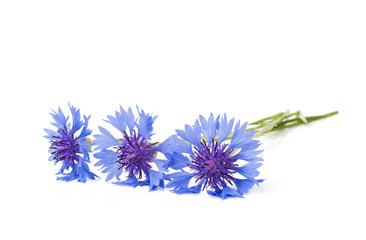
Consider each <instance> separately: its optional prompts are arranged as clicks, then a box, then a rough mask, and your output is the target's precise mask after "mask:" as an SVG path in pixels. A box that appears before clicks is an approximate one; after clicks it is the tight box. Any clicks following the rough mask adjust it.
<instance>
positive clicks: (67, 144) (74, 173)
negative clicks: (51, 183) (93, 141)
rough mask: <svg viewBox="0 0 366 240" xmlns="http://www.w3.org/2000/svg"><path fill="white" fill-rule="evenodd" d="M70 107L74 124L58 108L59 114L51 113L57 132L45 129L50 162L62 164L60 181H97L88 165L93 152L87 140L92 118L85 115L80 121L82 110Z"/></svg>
mask: <svg viewBox="0 0 366 240" xmlns="http://www.w3.org/2000/svg"><path fill="white" fill-rule="evenodd" d="M69 107H70V111H71V116H72V123H70V122H69V117H65V115H64V113H63V112H62V110H61V108H58V112H55V111H53V113H51V116H52V117H53V119H54V122H51V124H52V125H53V126H55V127H56V128H57V130H56V131H54V130H51V129H44V130H45V131H46V133H47V135H46V136H45V138H47V139H48V140H49V142H50V144H51V146H50V150H49V152H50V153H51V156H50V158H49V161H54V162H55V164H57V163H59V162H60V163H61V164H62V165H61V168H60V171H59V172H58V173H57V174H62V176H59V177H57V179H58V180H63V181H72V180H75V179H78V181H79V182H85V181H86V180H87V179H88V178H89V179H95V177H97V175H95V174H94V173H92V172H91V171H90V169H89V166H88V164H87V163H89V162H90V157H89V152H91V150H90V148H89V146H90V143H88V142H87V140H86V139H85V138H86V137H87V136H89V135H90V134H91V130H89V129H88V122H89V119H90V116H89V117H86V116H85V115H84V121H82V120H80V117H81V116H80V110H79V109H76V108H75V107H73V106H71V105H69Z"/></svg>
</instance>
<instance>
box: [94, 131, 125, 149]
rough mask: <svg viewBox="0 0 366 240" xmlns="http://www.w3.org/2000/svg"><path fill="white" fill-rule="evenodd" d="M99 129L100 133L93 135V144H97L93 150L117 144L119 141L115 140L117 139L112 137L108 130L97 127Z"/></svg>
mask: <svg viewBox="0 0 366 240" xmlns="http://www.w3.org/2000/svg"><path fill="white" fill-rule="evenodd" d="M99 131H100V132H101V133H102V134H101V135H99V134H98V135H94V137H95V142H94V143H95V145H97V147H96V148H95V150H98V149H103V148H109V147H112V146H118V145H119V142H118V141H117V139H115V138H114V137H113V135H112V134H111V133H110V132H108V130H106V129H105V128H103V127H99Z"/></svg>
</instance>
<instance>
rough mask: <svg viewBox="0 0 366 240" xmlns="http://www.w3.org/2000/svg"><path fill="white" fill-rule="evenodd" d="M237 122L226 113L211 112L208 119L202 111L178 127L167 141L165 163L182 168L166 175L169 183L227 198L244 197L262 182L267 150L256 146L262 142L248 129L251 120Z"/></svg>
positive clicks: (175, 189)
mask: <svg viewBox="0 0 366 240" xmlns="http://www.w3.org/2000/svg"><path fill="white" fill-rule="evenodd" d="M233 126H234V119H231V120H230V121H228V120H227V117H226V115H225V114H224V115H223V116H222V117H220V115H219V116H217V117H216V118H214V116H213V115H212V114H211V115H210V117H209V118H208V120H206V119H205V118H204V117H202V116H201V115H200V117H199V120H196V122H195V124H194V125H193V126H189V125H186V126H185V130H176V133H177V134H176V135H173V136H171V137H170V138H168V139H167V140H166V141H165V142H164V144H163V146H164V153H165V156H166V158H167V159H168V161H167V162H166V163H164V165H163V167H164V168H172V169H174V170H178V171H176V172H174V173H171V174H166V175H165V179H167V180H169V183H167V185H166V187H167V188H173V190H172V191H173V192H175V193H178V194H182V193H199V192H201V191H204V190H207V193H208V194H210V195H212V196H218V197H221V198H222V199H225V198H227V197H242V196H243V194H245V193H248V191H249V190H250V189H251V188H252V187H253V186H254V185H255V184H258V183H260V182H262V181H263V180H261V179H256V177H257V176H258V175H259V172H258V170H257V169H258V168H259V167H260V166H262V163H260V161H262V158H261V157H260V156H258V155H259V154H261V153H262V151H263V150H256V149H257V148H258V147H259V146H260V142H259V141H258V140H253V139H252V138H253V136H254V133H255V132H254V131H253V130H251V131H246V127H247V123H244V124H242V125H241V124H240V121H238V122H237V123H236V125H235V127H234V130H233ZM232 130H233V131H232Z"/></svg>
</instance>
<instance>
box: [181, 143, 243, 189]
mask: <svg viewBox="0 0 366 240" xmlns="http://www.w3.org/2000/svg"><path fill="white" fill-rule="evenodd" d="M227 146H228V145H227V144H220V145H219V144H218V142H217V141H215V140H214V139H212V141H211V142H210V143H207V142H206V141H205V140H202V141H201V146H200V147H196V146H194V149H195V150H194V152H193V155H190V157H191V162H192V164H188V166H189V167H190V168H191V169H192V170H193V171H194V173H193V174H194V175H195V177H196V182H198V181H200V182H201V183H202V185H203V189H205V188H212V189H215V190H218V189H221V188H222V187H224V186H226V185H227V183H229V184H231V185H232V180H234V177H233V176H232V175H233V174H234V173H235V170H234V168H235V167H237V166H238V165H237V164H235V162H236V161H237V160H238V159H237V158H234V157H232V156H231V154H232V152H233V151H234V150H233V149H230V150H226V147H227Z"/></svg>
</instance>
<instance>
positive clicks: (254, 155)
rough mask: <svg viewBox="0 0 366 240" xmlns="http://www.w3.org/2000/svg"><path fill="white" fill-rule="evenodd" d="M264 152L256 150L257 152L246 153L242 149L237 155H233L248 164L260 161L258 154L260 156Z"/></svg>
mask: <svg viewBox="0 0 366 240" xmlns="http://www.w3.org/2000/svg"><path fill="white" fill-rule="evenodd" d="M263 151H264V150H257V151H253V150H250V151H247V150H245V149H244V148H243V149H242V150H241V151H240V152H239V153H237V154H235V158H239V159H242V160H245V161H248V162H253V161H262V160H263V159H262V158H261V157H258V155H259V154H261V153H262V152H263Z"/></svg>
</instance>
